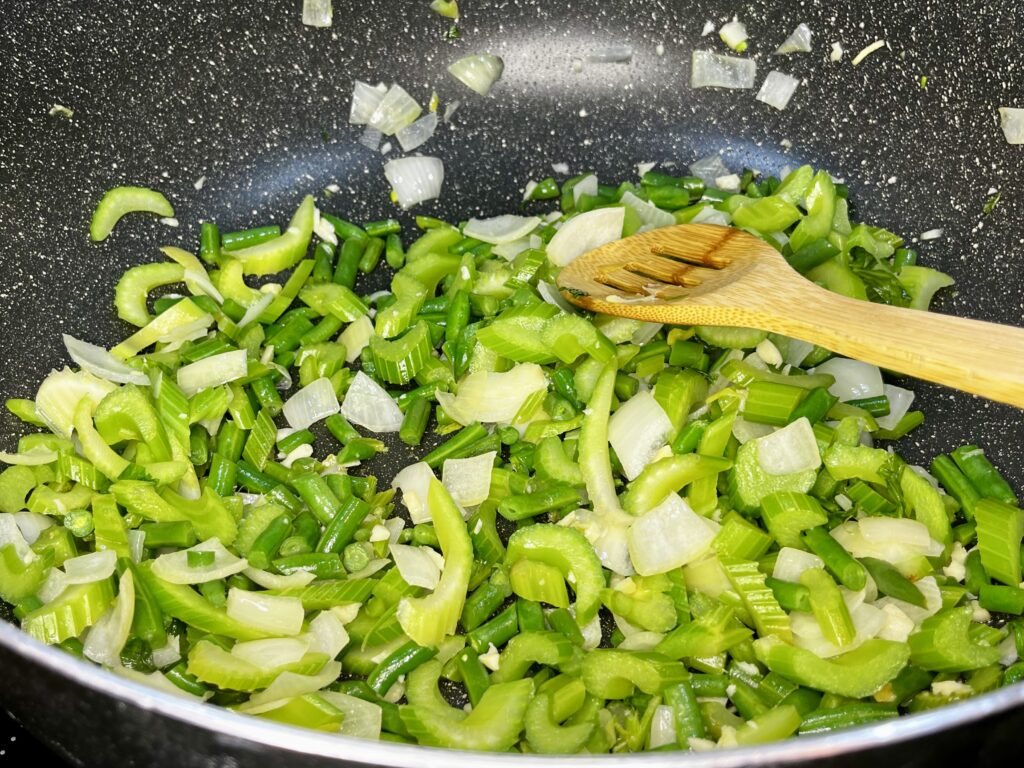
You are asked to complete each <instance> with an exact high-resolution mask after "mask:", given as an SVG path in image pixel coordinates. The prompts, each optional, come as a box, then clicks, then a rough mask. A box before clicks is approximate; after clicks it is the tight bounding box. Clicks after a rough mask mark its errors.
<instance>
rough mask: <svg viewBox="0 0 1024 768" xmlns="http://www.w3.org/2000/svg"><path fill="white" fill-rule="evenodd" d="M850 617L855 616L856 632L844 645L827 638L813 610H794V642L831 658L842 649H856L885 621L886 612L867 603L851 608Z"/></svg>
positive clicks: (874, 634) (792, 616)
mask: <svg viewBox="0 0 1024 768" xmlns="http://www.w3.org/2000/svg"><path fill="white" fill-rule="evenodd" d="M850 618H851V619H852V620H853V626H854V629H855V630H856V634H855V636H854V639H853V642H851V643H849V644H847V645H844V646H842V647H840V646H837V645H835V644H833V643H831V642H829V641H828V640H826V639H825V635H824V634H823V633H822V631H821V626H820V625H819V624H818V621H817V619H815V618H814V615H813V614H810V613H803V612H802V611H793V612H792V613H791V614H790V622H791V625H792V629H793V642H794V644H795V645H796V646H797V647H799V648H803V649H805V650H808V651H811V652H812V653H813V654H815V655H816V656H819V657H820V658H823V659H830V658H832V657H833V656H838V655H839V654H840V653H845V652H846V651H852V650H853V649H854V648H856V647H858V646H860V645H862V644H863V643H864V642H865V641H866V640H870V639H871V638H873V637H875V636H876V635H877V634H878V633H879V631H881V629H882V627H883V626H884V625H885V612H884V611H883V610H882V609H880V608H876V607H875V606H873V605H868V604H866V603H862V604H860V605H858V606H856V607H855V608H852V609H850Z"/></svg>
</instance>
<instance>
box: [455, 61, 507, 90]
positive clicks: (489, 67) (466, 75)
mask: <svg viewBox="0 0 1024 768" xmlns="http://www.w3.org/2000/svg"><path fill="white" fill-rule="evenodd" d="M504 69H505V63H504V62H503V61H502V60H501V59H500V58H499V57H498V56H495V55H494V54H491V53H476V54H472V55H470V56H464V57H463V58H461V59H459V60H458V61H456V62H455V63H454V64H452V65H451V66H450V67H448V71H449V72H450V73H451V75H452V77H454V78H455V79H456V80H458V81H459V82H460V83H462V84H463V85H465V86H466V87H468V88H470V89H472V90H474V91H476V92H477V93H479V94H480V95H481V96H486V95H487V94H488V93H490V92H491V88H493V87H494V84H495V83H496V82H498V80H500V79H501V73H502V71H504Z"/></svg>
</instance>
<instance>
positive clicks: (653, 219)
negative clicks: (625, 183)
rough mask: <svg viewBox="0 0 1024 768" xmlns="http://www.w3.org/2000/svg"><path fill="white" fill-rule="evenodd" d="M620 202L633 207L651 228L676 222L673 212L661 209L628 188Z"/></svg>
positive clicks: (667, 225)
mask: <svg viewBox="0 0 1024 768" xmlns="http://www.w3.org/2000/svg"><path fill="white" fill-rule="evenodd" d="M620 202H621V203H622V204H623V205H625V206H626V207H627V208H631V209H632V210H633V212H634V213H636V215H637V216H639V217H640V221H642V222H643V225H644V226H645V227H647V228H649V229H657V228H658V227H671V226H672V225H673V224H675V223H676V217H675V216H673V215H672V214H671V213H669V212H668V211H663V210H661V208H659V207H658V206H656V205H654V203H652V202H650V201H648V200H641V199H640V198H639V197H637V196H636V195H634V194H633V193H632V192H630V191H628V190H627V191H626V192H624V193H623V195H622V199H621V201H620Z"/></svg>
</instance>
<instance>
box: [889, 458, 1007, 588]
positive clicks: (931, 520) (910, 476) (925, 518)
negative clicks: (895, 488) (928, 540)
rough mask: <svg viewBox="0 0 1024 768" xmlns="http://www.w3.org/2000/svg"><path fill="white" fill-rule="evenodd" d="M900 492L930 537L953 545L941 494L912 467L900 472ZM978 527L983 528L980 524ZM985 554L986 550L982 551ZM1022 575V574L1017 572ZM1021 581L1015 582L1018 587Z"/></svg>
mask: <svg viewBox="0 0 1024 768" xmlns="http://www.w3.org/2000/svg"><path fill="white" fill-rule="evenodd" d="M900 490H902V491H903V502H904V503H905V504H906V506H907V508H908V509H909V510H910V512H911V513H912V514H913V515H914V519H915V520H917V521H918V522H920V523H924V525H925V527H926V528H927V529H928V535H929V536H931V537H932V538H933V539H935V540H936V541H937V542H939V543H940V544H942V545H943V546H947V547H948V546H949V545H950V544H952V543H953V529H952V527H951V526H950V524H949V515H947V514H946V505H945V504H943V502H942V497H941V496H940V495H939V492H938V491H937V490H935V488H933V487H932V484H931V483H929V482H928V481H927V480H926V479H925V478H923V477H921V475H919V474H917V472H915V471H914V470H912V469H911V468H910V467H903V469H902V471H901V472H900ZM978 527H979V528H981V524H980V522H979V524H978ZM978 541H979V543H980V541H981V533H980V532H979V534H978ZM1019 544H1020V537H1019V536H1018V540H1017V542H1015V543H1013V548H1015V549H1016V552H1017V553H1018V557H1019V556H1020V546H1019ZM982 553H983V554H984V549H982ZM1017 575H1018V576H1019V575H1020V572H1019V571H1018V572H1017ZM1019 583H1020V579H1018V580H1017V581H1015V582H1013V585H1014V586H1016V585H1017V584H1019Z"/></svg>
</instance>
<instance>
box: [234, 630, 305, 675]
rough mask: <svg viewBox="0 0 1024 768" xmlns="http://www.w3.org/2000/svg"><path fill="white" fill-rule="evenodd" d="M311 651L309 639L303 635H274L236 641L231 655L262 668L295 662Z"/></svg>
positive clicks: (274, 667)
mask: <svg viewBox="0 0 1024 768" xmlns="http://www.w3.org/2000/svg"><path fill="white" fill-rule="evenodd" d="M308 651H309V640H307V639H306V638H303V637H272V638H267V639H266V640H249V641H246V642H241V643H235V644H234V645H233V646H232V647H231V655H232V656H235V657H236V658H239V659H241V660H242V661H247V662H249V663H250V664H252V665H253V666H254V667H259V668H260V669H278V668H280V667H284V666H287V665H289V664H294V663H295V662H296V661H298V660H299V659H301V658H302V657H303V656H305V655H306V653H307V652H308Z"/></svg>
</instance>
